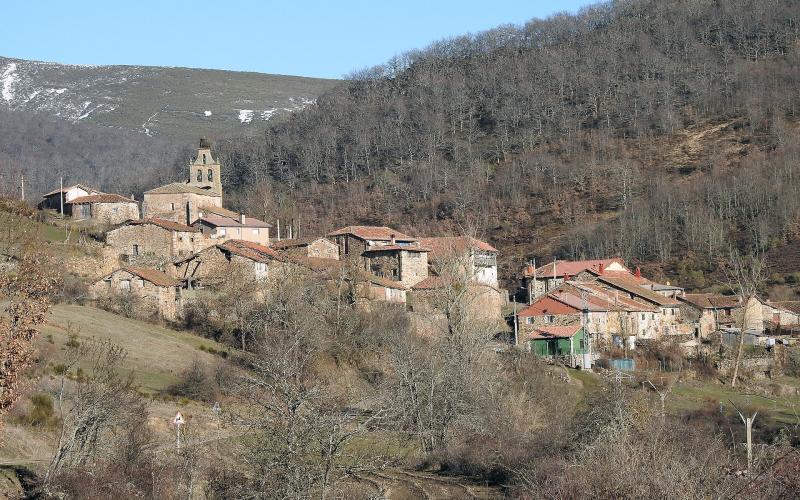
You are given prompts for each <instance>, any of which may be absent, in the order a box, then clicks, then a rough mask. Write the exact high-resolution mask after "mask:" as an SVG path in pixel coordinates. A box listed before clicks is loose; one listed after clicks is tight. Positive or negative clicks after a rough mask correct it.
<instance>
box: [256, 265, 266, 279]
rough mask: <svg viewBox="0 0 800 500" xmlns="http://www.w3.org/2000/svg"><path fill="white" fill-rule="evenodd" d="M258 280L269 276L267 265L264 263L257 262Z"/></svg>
mask: <svg viewBox="0 0 800 500" xmlns="http://www.w3.org/2000/svg"><path fill="white" fill-rule="evenodd" d="M255 269H256V278H258V279H261V278H265V277H266V276H267V264H266V263H264V262H256V263H255Z"/></svg>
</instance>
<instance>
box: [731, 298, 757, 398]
mask: <svg viewBox="0 0 800 500" xmlns="http://www.w3.org/2000/svg"><path fill="white" fill-rule="evenodd" d="M752 299H753V296H752V295H750V296H748V297H747V300H746V301H745V303H744V304H743V309H742V322H741V323H740V325H739V327H740V332H739V352H737V353H736V364H734V365H733V377H732V378H731V387H736V379H737V378H738V377H739V364H740V363H741V362H742V352H743V351H744V330H745V327H746V326H747V305H748V304H750V301H751V300H752Z"/></svg>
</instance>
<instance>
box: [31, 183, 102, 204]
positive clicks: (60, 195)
mask: <svg viewBox="0 0 800 500" xmlns="http://www.w3.org/2000/svg"><path fill="white" fill-rule="evenodd" d="M93 194H105V193H103V192H102V191H100V190H97V189H94V188H91V187H89V186H85V185H83V184H75V185H74V186H69V187H65V188H59V189H55V190H53V191H50V192H49V193H47V194H45V195H43V196H42V201H40V202H39V204H38V205H37V208H38V209H40V210H61V203H62V201H63V203H64V210H65V211H66V210H67V203H69V202H70V201H72V200H74V199H75V198H80V197H82V196H89V195H93Z"/></svg>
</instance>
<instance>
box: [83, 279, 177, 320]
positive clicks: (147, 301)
mask: <svg viewBox="0 0 800 500" xmlns="http://www.w3.org/2000/svg"><path fill="white" fill-rule="evenodd" d="M90 294H91V296H92V298H93V299H95V300H110V299H114V298H120V299H122V300H124V299H125V297H124V296H125V295H126V294H129V295H131V296H132V297H133V298H134V300H135V302H134V306H135V307H136V308H137V309H138V311H137V312H138V313H139V314H141V315H153V316H155V315H156V314H157V315H159V316H161V317H162V318H164V319H166V320H168V321H176V320H177V319H178V318H179V317H180V314H181V311H182V296H181V287H180V282H179V281H178V280H177V279H175V278H173V277H171V276H168V275H167V274H166V273H163V272H161V271H157V270H155V269H149V268H144V267H133V266H128V267H123V268H120V269H117V270H115V271H113V272H111V273H110V274H108V275H107V276H104V277H103V278H102V279H100V280H98V281H97V282H95V283H94V284H93V285H92V286H91V287H90ZM112 305H113V303H112Z"/></svg>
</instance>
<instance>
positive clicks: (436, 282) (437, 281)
mask: <svg viewBox="0 0 800 500" xmlns="http://www.w3.org/2000/svg"><path fill="white" fill-rule="evenodd" d="M446 284H447V281H445V279H444V278H442V277H441V276H428V277H427V278H425V279H424V280H422V281H420V282H419V283H417V284H416V285H414V286H412V287H411V288H412V289H413V290H435V289H437V288H442V287H443V286H445V285H446Z"/></svg>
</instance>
